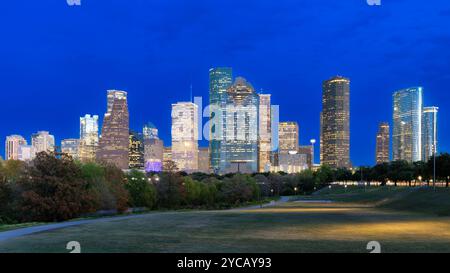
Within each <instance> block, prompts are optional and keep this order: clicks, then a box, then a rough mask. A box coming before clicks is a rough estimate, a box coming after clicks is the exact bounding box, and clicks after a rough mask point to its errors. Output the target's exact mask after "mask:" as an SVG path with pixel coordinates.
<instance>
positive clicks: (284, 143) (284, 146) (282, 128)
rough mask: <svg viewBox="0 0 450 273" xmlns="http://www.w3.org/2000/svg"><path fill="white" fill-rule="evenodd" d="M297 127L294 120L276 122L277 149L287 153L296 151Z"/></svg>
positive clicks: (297, 141) (297, 140)
mask: <svg viewBox="0 0 450 273" xmlns="http://www.w3.org/2000/svg"><path fill="white" fill-rule="evenodd" d="M298 143H299V129H298V123H297V122H294V121H289V122H280V123H279V124H278V151H279V153H288V152H292V151H298Z"/></svg>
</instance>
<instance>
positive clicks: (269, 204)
mask: <svg viewBox="0 0 450 273" xmlns="http://www.w3.org/2000/svg"><path fill="white" fill-rule="evenodd" d="M289 199H290V197H289V196H281V197H280V199H279V200H278V201H272V202H270V203H266V204H262V205H254V206H250V207H243V208H236V209H231V210H232V211H239V210H252V209H261V208H268V207H273V206H278V205H281V204H283V203H287V202H289Z"/></svg>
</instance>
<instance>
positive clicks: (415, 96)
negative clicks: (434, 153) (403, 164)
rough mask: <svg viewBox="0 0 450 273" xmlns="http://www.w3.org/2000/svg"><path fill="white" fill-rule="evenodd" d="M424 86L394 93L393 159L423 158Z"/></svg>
mask: <svg viewBox="0 0 450 273" xmlns="http://www.w3.org/2000/svg"><path fill="white" fill-rule="evenodd" d="M422 95H423V91H422V87H412V88H407V89H403V90H400V91H397V92H395V93H394V94H393V108H394V111H393V112H394V114H393V126H394V128H393V134H392V155H393V160H394V161H396V160H406V161H408V162H416V161H420V160H422Z"/></svg>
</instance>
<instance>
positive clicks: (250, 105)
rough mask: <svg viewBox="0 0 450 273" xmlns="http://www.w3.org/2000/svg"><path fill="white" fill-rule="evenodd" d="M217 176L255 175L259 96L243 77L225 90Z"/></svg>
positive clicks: (256, 166) (256, 169)
mask: <svg viewBox="0 0 450 273" xmlns="http://www.w3.org/2000/svg"><path fill="white" fill-rule="evenodd" d="M224 112H225V115H224V126H223V129H224V132H223V136H224V140H223V141H222V143H221V150H220V162H219V173H221V174H224V173H235V172H242V173H254V172H258V118H259V115H258V113H259V96H258V94H256V92H255V90H254V88H253V87H252V85H251V84H250V83H249V82H247V81H246V80H245V79H244V78H237V79H236V80H235V82H234V84H233V85H232V86H230V87H229V88H228V90H227V104H226V109H225V111H224Z"/></svg>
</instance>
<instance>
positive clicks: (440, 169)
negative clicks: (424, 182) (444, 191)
mask: <svg viewBox="0 0 450 273" xmlns="http://www.w3.org/2000/svg"><path fill="white" fill-rule="evenodd" d="M433 165H434V160H433V158H431V159H430V160H429V161H428V163H427V166H428V168H427V169H428V172H429V173H430V174H432V173H433ZM436 177H437V179H440V180H442V181H445V186H446V187H448V186H449V178H450V154H448V153H443V154H440V155H439V156H436Z"/></svg>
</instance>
